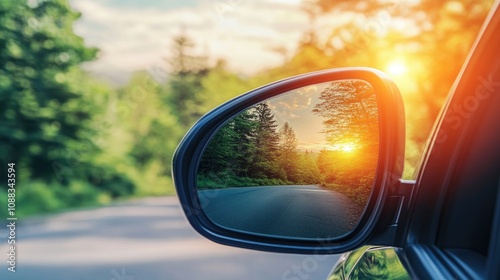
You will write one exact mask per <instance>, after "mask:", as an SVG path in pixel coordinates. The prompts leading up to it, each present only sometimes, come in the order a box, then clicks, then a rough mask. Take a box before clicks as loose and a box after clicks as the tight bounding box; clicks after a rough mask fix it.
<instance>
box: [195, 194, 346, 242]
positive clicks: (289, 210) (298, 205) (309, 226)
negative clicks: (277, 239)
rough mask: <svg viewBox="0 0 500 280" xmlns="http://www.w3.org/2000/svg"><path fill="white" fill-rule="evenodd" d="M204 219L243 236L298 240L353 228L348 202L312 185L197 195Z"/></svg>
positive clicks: (322, 236) (339, 195) (340, 232)
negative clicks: (205, 217)
mask: <svg viewBox="0 0 500 280" xmlns="http://www.w3.org/2000/svg"><path fill="white" fill-rule="evenodd" d="M200 196H201V199H200V201H202V205H203V206H204V210H205V212H206V214H207V216H208V217H209V218H210V219H211V220H212V221H214V222H216V223H217V224H219V225H223V226H226V227H228V228H234V229H238V230H241V231H245V232H252V233H259V234H266V235H277V236H286V237H299V238H311V239H316V238H326V237H337V236H341V235H344V234H346V233H348V232H349V231H350V230H351V229H352V228H353V226H354V225H355V224H354V223H353V221H351V219H350V218H351V215H350V214H349V213H348V209H349V208H348V207H349V203H350V202H349V199H348V198H347V197H345V196H344V195H342V194H340V193H337V192H333V191H330V190H325V189H321V188H320V187H318V186H315V185H303V186H260V187H244V188H230V189H219V190H206V191H200Z"/></svg>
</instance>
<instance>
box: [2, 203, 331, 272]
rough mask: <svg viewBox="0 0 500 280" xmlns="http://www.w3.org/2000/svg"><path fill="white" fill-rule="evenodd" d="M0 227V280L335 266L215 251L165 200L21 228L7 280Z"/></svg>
mask: <svg viewBox="0 0 500 280" xmlns="http://www.w3.org/2000/svg"><path fill="white" fill-rule="evenodd" d="M0 224H1V225H2V227H1V228H0V238H1V239H0V253H1V255H2V256H3V257H1V258H0V259H1V262H0V279H2V280H10V279H23V280H26V279H37V280H45V279H47V280H60V279H65V280H67V279H69V280H78V279H92V280H97V279H105V280H146V279H147V280H149V279H152V280H154V279H173V280H177V279H179V280H182V279H189V280H193V279H204V280H225V279H258V280H266V279H290V280H291V279H294V280H295V279H301V280H305V279H307V280H316V279H318V280H323V279H325V278H326V277H327V275H328V273H329V271H330V270H331V268H332V267H333V265H334V264H335V263H336V261H337V259H338V255H331V256H307V255H287V254H276V253H265V252H257V251H251V250H244V249H238V248H232V247H227V246H223V245H218V244H215V243H212V242H211V241H208V240H206V239H204V238H203V237H201V236H200V235H198V234H197V233H196V232H194V231H193V230H192V229H191V228H190V226H189V225H188V223H187V221H186V219H185V218H184V216H183V215H182V213H181V210H180V206H179V203H178V200H177V198H175V197H164V198H149V199H141V200H136V201H132V202H126V203H120V204H116V205H113V206H109V207H102V208H95V209H85V210H79V211H72V212H65V213H61V214H55V215H49V216H45V217H35V218H26V219H21V220H18V221H17V226H16V238H17V243H16V245H17V251H16V261H17V263H16V272H15V273H12V272H9V271H8V270H7V268H8V264H7V262H6V261H7V253H8V245H7V239H6V237H7V236H8V230H7V227H6V226H5V224H6V221H5V222H4V221H2V222H0Z"/></svg>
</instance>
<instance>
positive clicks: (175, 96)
mask: <svg viewBox="0 0 500 280" xmlns="http://www.w3.org/2000/svg"><path fill="white" fill-rule="evenodd" d="M194 47H195V45H194V43H193V42H192V41H191V39H189V38H188V37H187V36H186V35H185V34H182V35H180V36H177V37H175V38H174V39H173V46H172V53H173V56H172V57H171V58H170V59H169V63H170V65H171V66H172V71H171V73H170V76H169V80H168V83H167V88H166V93H165V98H166V104H168V105H169V106H170V107H171V109H172V113H173V114H174V115H175V116H177V118H178V120H179V122H180V124H181V125H183V126H184V127H190V126H191V125H192V124H193V123H194V122H195V121H196V120H197V119H198V118H199V117H201V116H202V115H203V101H204V98H203V96H202V95H201V92H202V90H203V88H202V85H201V83H202V78H203V77H204V76H206V75H207V74H208V73H209V67H208V65H207V57H205V56H198V55H195V54H193V53H194V50H193V49H194Z"/></svg>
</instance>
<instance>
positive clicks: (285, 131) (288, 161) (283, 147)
mask: <svg viewBox="0 0 500 280" xmlns="http://www.w3.org/2000/svg"><path fill="white" fill-rule="evenodd" d="M279 135H280V146H279V162H280V166H281V167H282V168H283V169H284V170H285V173H286V174H287V179H288V180H291V181H300V179H299V178H298V174H297V173H298V170H297V163H298V162H297V161H298V154H297V143H298V141H297V137H296V136H295V132H294V131H293V128H292V127H291V126H290V125H289V124H288V122H285V123H284V124H283V126H282V127H281V129H280V131H279Z"/></svg>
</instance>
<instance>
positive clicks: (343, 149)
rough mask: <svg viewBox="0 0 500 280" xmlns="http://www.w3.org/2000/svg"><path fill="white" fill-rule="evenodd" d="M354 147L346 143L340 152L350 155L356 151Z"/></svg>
mask: <svg viewBox="0 0 500 280" xmlns="http://www.w3.org/2000/svg"><path fill="white" fill-rule="evenodd" d="M354 148H355V147H354V145H353V144H352V143H346V144H342V145H341V146H340V150H342V151H344V152H347V153H350V152H352V151H354Z"/></svg>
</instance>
